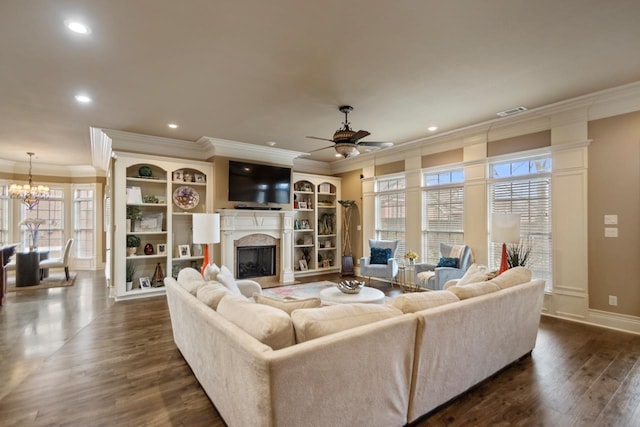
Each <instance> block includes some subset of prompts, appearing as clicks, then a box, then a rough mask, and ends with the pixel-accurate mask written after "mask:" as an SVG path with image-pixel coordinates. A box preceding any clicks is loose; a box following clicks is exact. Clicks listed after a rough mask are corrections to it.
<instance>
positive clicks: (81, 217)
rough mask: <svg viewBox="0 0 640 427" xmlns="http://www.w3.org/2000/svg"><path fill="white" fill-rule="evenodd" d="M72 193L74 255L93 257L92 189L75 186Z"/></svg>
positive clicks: (77, 256)
mask: <svg viewBox="0 0 640 427" xmlns="http://www.w3.org/2000/svg"><path fill="white" fill-rule="evenodd" d="M73 193H74V194H73V205H74V206H73V210H74V215H73V222H74V236H75V239H74V247H75V256H76V258H93V252H94V251H93V247H94V228H95V227H94V191H93V189H91V188H76V189H75V190H74V192H73Z"/></svg>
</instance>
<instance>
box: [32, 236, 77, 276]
mask: <svg viewBox="0 0 640 427" xmlns="http://www.w3.org/2000/svg"><path fill="white" fill-rule="evenodd" d="M71 246H73V239H69V240H67V244H66V245H65V247H64V253H63V254H62V257H61V258H51V259H43V260H42V261H40V279H42V275H43V270H44V269H47V268H64V275H65V277H66V278H67V280H69V279H70V278H71V276H70V275H69V257H70V255H71Z"/></svg>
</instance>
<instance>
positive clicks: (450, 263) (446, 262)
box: [436, 257, 459, 268]
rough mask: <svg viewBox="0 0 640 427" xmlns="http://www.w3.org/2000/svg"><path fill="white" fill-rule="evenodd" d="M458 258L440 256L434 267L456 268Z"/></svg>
mask: <svg viewBox="0 0 640 427" xmlns="http://www.w3.org/2000/svg"><path fill="white" fill-rule="evenodd" d="M458 260H459V259H458V258H445V257H442V258H440V261H438V265H437V266H436V267H453V268H458Z"/></svg>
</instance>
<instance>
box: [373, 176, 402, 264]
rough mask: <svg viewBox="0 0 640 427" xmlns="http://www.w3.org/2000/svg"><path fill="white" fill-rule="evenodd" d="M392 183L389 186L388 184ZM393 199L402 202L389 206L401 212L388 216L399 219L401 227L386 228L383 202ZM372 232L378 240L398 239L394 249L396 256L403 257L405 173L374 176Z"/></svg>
mask: <svg viewBox="0 0 640 427" xmlns="http://www.w3.org/2000/svg"><path fill="white" fill-rule="evenodd" d="M390 183H394V185H393V187H394V188H390V186H389V185H388V184H390ZM394 198H395V200H397V201H400V200H402V203H396V204H393V205H392V206H390V209H393V210H395V211H396V212H401V215H398V216H389V217H387V218H389V219H391V220H400V221H399V224H401V227H395V228H387V227H385V226H384V225H383V223H382V222H383V218H382V216H381V214H382V212H383V209H385V208H383V206H382V205H383V204H384V203H385V201H384V200H383V199H386V200H387V201H391V200H393V199H394ZM374 206H375V209H374V232H375V236H376V239H378V240H398V248H397V250H396V254H395V257H396V258H404V254H405V251H406V248H405V240H406V212H407V178H406V175H405V174H394V175H383V176H380V177H376V178H375V181H374Z"/></svg>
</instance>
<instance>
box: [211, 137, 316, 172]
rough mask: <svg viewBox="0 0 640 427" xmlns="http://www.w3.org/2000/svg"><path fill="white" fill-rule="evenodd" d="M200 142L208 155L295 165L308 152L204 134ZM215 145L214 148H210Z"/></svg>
mask: <svg viewBox="0 0 640 427" xmlns="http://www.w3.org/2000/svg"><path fill="white" fill-rule="evenodd" d="M198 143H199V144H202V145H203V146H206V147H207V149H206V154H207V156H208V157H212V156H222V157H233V158H241V159H244V160H256V161H262V162H267V163H276V164H282V165H288V166H293V160H294V159H297V158H298V157H300V156H304V155H306V154H307V153H304V152H302V151H293V150H284V149H282V148H275V147H264V146H262V145H256V144H247V143H245V142H237V141H229V140H226V139H220V138H213V137H210V136H203V137H202V138H200V139H199V140H198ZM210 147H213V150H210Z"/></svg>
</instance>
